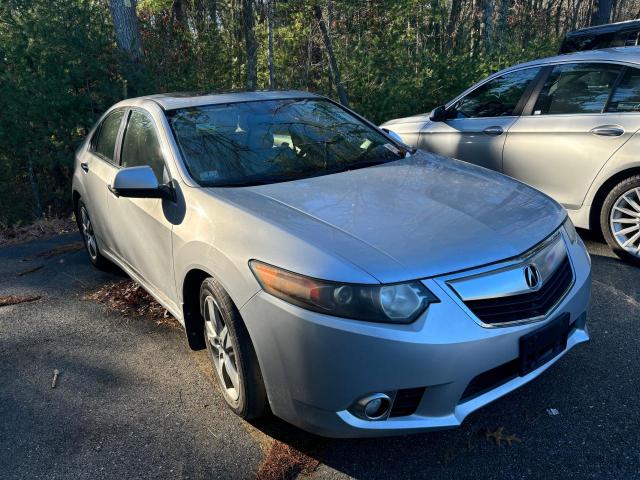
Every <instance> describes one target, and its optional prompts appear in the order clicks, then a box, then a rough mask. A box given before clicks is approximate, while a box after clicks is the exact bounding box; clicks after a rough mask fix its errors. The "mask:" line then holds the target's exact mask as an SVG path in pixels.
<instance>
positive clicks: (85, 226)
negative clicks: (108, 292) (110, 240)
mask: <svg viewBox="0 0 640 480" xmlns="http://www.w3.org/2000/svg"><path fill="white" fill-rule="evenodd" d="M76 221H77V223H78V229H79V230H80V235H82V240H83V242H84V247H85V249H86V250H87V254H88V255H89V260H91V263H92V264H93V266H94V267H96V268H99V269H100V270H107V269H108V268H109V267H110V266H111V262H109V260H107V259H106V258H105V257H104V256H103V255H102V253H100V248H99V247H98V239H97V237H96V234H95V232H94V230H93V223H92V222H91V217H90V216H89V210H88V209H87V206H86V205H85V204H84V202H83V201H82V200H79V201H78V208H77V210H76Z"/></svg>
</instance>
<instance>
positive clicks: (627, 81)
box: [607, 68, 640, 112]
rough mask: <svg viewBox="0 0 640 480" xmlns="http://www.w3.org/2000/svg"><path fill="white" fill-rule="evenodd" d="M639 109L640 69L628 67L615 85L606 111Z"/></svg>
mask: <svg viewBox="0 0 640 480" xmlns="http://www.w3.org/2000/svg"><path fill="white" fill-rule="evenodd" d="M638 111H640V69H637V68H628V69H627V71H626V72H625V74H624V77H622V80H621V81H620V83H619V84H618V86H617V87H616V89H615V90H614V92H613V96H612V97H611V102H610V103H609V106H608V107H607V112H638Z"/></svg>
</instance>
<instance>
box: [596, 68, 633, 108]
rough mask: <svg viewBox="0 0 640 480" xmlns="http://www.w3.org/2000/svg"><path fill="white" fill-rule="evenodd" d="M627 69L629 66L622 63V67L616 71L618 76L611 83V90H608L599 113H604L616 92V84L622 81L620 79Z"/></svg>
mask: <svg viewBox="0 0 640 480" xmlns="http://www.w3.org/2000/svg"><path fill="white" fill-rule="evenodd" d="M628 69H629V67H627V66H626V65H623V66H622V68H621V69H620V72H619V73H618V77H617V78H616V79H615V81H614V82H613V85H612V86H611V91H610V92H609V96H608V97H607V101H606V102H605V103H604V106H603V107H602V110H600V113H606V111H607V110H608V109H609V104H610V103H611V99H612V98H613V95H614V94H615V93H616V90H617V89H618V86H619V85H620V82H622V79H623V78H624V76H625V75H626V73H627V70H628Z"/></svg>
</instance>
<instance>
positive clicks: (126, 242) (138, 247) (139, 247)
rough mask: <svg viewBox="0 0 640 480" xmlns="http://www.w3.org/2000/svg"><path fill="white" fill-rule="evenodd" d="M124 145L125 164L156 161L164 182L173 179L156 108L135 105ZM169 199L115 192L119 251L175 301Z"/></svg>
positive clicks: (112, 212)
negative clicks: (155, 116)
mask: <svg viewBox="0 0 640 480" xmlns="http://www.w3.org/2000/svg"><path fill="white" fill-rule="evenodd" d="M125 122H126V127H125V130H124V133H123V135H122V145H121V147H120V165H121V166H122V167H138V166H143V165H148V166H150V167H151V168H152V169H153V171H154V173H155V175H156V177H157V180H158V183H160V184H163V183H165V184H166V183H168V182H169V180H170V179H169V174H168V172H167V168H166V166H165V160H164V156H163V153H162V148H161V146H160V139H159V137H158V132H157V130H156V126H155V124H154V122H153V119H152V118H151V116H150V114H149V113H148V112H146V111H144V110H142V109H139V108H133V109H131V110H130V111H129V112H128V114H127V118H126V119H125ZM168 201H169V200H164V199H159V198H126V197H123V196H116V195H114V194H113V193H110V194H109V211H110V215H111V223H112V225H113V229H114V242H115V247H114V250H115V253H116V254H117V255H118V257H119V258H120V259H121V260H122V261H124V262H125V263H126V264H127V266H128V267H129V268H130V269H131V270H133V272H134V273H136V274H137V275H138V276H140V277H142V279H143V280H144V281H145V282H146V284H147V285H148V286H150V287H152V288H153V289H154V290H155V293H156V294H157V295H158V296H160V297H161V298H164V299H165V300H166V301H168V302H171V303H174V302H173V299H175V298H176V297H175V282H174V276H173V260H172V258H173V257H172V237H171V235H172V223H171V222H170V221H169V219H168V218H167V215H166V213H165V212H166V211H167V205H166V202H168Z"/></svg>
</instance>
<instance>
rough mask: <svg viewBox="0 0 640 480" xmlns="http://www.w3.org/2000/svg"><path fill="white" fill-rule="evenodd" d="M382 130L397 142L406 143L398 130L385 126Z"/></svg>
mask: <svg viewBox="0 0 640 480" xmlns="http://www.w3.org/2000/svg"><path fill="white" fill-rule="evenodd" d="M382 131H383V132H384V133H386V134H387V135H389V136H390V137H391V138H393V139H394V140H395V141H396V142H398V143H400V144H402V145H404V140H402V137H401V136H400V135H398V134H397V133H396V132H394V131H393V130H389V129H388V128H383V129H382Z"/></svg>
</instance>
